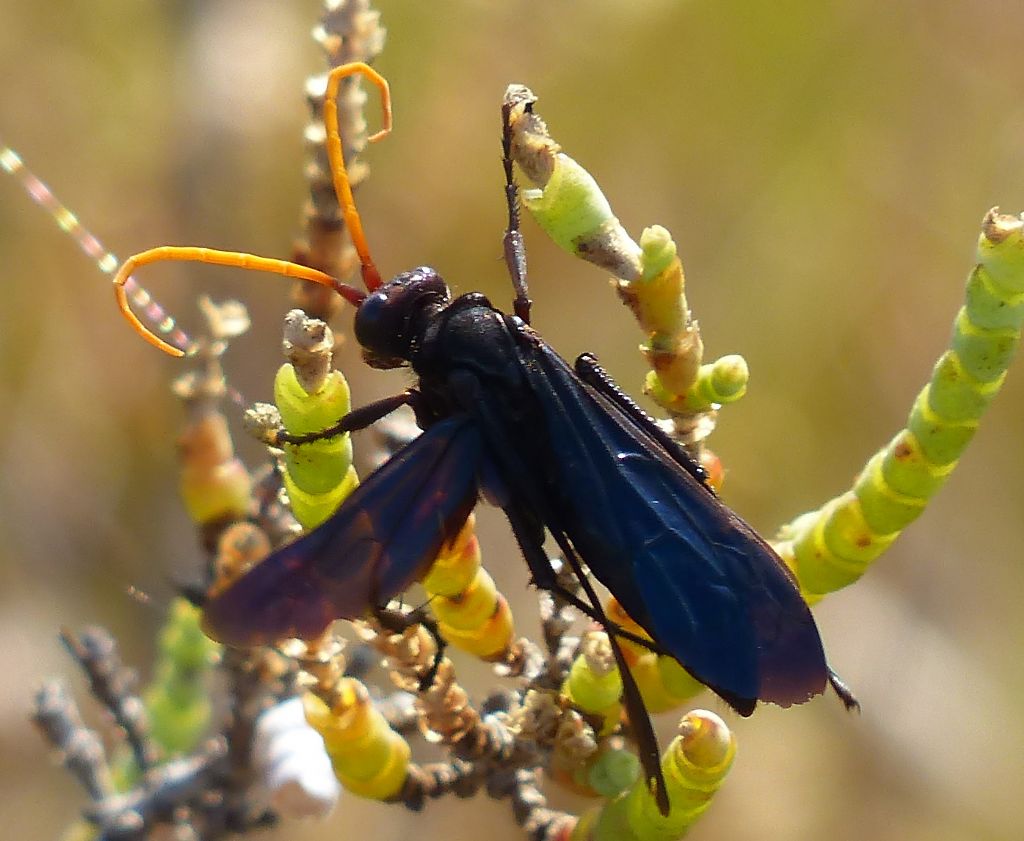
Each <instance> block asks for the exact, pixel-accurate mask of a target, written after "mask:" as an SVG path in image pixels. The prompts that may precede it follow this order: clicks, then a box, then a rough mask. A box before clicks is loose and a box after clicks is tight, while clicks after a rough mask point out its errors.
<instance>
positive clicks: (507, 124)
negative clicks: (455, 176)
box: [501, 102, 533, 324]
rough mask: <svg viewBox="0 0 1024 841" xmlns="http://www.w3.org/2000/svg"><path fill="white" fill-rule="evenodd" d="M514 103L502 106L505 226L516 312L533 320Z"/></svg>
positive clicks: (524, 319) (506, 254)
mask: <svg viewBox="0 0 1024 841" xmlns="http://www.w3.org/2000/svg"><path fill="white" fill-rule="evenodd" d="M511 116H512V103H510V102H506V103H505V104H504V105H502V107H501V152H502V155H501V165H502V167H503V168H504V170H505V203H506V204H507V205H508V227H507V228H506V229H505V239H504V248H505V265H506V266H508V274H509V277H510V278H512V287H513V289H514V290H515V293H516V297H515V299H514V301H513V302H512V311H513V312H514V313H515V314H516V315H517V316H519V317H520V318H521V319H522V320H523V321H524V322H526V323H527V324H529V323H530V306H531V305H532V303H533V302H532V301H531V300H530V290H529V289H528V287H527V285H526V245H525V243H524V242H523V235H522V233H521V232H520V230H519V188H518V187H516V182H515V178H514V176H513V174H512V122H511Z"/></svg>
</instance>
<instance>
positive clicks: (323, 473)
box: [274, 363, 359, 529]
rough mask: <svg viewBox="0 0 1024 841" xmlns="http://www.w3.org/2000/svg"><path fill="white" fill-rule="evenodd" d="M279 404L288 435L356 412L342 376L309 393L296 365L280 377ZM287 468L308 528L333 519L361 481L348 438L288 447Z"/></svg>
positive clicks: (299, 515) (296, 507)
mask: <svg viewBox="0 0 1024 841" xmlns="http://www.w3.org/2000/svg"><path fill="white" fill-rule="evenodd" d="M274 402H275V403H276V404H277V408H278V411H280V413H281V422H282V424H283V425H284V428H285V430H287V431H288V432H289V433H290V434H292V435H303V434H306V433H310V432H319V431H320V430H322V429H327V428H328V427H330V426H332V425H333V424H334V423H336V422H337V420H338V418H340V417H342V416H344V415H346V414H348V412H349V410H350V409H351V407H352V403H351V398H350V394H349V388H348V383H347V382H346V380H345V378H344V377H343V376H342V374H341V372H340V371H336V370H332V371H330V372H329V373H328V374H327V376H326V377H325V378H324V379H323V382H322V383H321V384H320V385H319V387H318V388H317V389H316V390H315V391H313V392H307V391H306V390H305V388H303V386H302V385H301V384H300V382H299V380H298V378H297V377H296V373H295V368H294V367H293V365H292V364H291V363H286V364H284V365H282V366H281V367H280V368H279V369H278V372H277V376H275V378H274ZM284 465H285V468H284V483H285V488H286V489H287V491H288V497H289V499H290V500H291V505H292V513H293V514H294V515H295V519H297V520H298V521H299V522H300V523H301V524H302V526H303V527H304V528H306V529H312V528H315V527H316V526H318V525H320V523H322V522H324V520H326V519H327V518H328V517H330V516H331V514H333V513H334V512H335V510H337V508H338V506H339V505H340V504H341V502H342V500H344V499H345V497H347V496H348V495H349V494H350V493H351V492H352V490H353V489H354V488H355V486H356V485H357V484H358V482H359V480H358V477H357V475H356V471H355V468H354V467H353V466H352V440H351V438H350V436H349V435H348V433H345V434H343V435H336V436H334V437H333V438H325V439H323V440H320V441H312V442H310V443H308V444H298V445H296V444H285V445H284Z"/></svg>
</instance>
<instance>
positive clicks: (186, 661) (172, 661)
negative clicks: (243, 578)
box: [142, 598, 220, 756]
mask: <svg viewBox="0 0 1024 841" xmlns="http://www.w3.org/2000/svg"><path fill="white" fill-rule="evenodd" d="M199 616H200V610H199V608H197V607H196V606H195V605H193V604H191V603H190V602H188V601H187V600H186V599H183V598H178V599H175V600H174V601H173V602H171V607H170V610H169V611H168V614H167V621H166V623H165V624H164V626H163V628H162V629H161V631H160V636H159V638H158V640H157V660H156V667H155V668H154V670H153V679H152V682H151V683H150V684H149V686H148V687H147V688H146V689H145V691H144V692H143V693H142V699H143V703H144V704H145V706H146V712H147V713H148V715H149V727H150V733H151V735H152V737H153V739H154V741H156V743H157V744H158V745H159V746H160V748H161V749H162V751H163V753H164V755H165V756H175V755H179V754H184V753H187V752H188V751H190V750H192V749H193V748H194V747H195V746H196V745H197V744H198V743H199V740H200V738H202V736H203V735H204V734H205V733H206V732H207V729H208V727H209V724H210V712H211V711H210V696H209V691H208V687H207V685H206V676H207V674H208V673H209V671H210V670H211V669H212V668H213V666H214V664H215V663H216V662H217V656H218V653H219V652H220V646H219V645H218V644H217V643H215V642H213V640H211V639H209V638H208V637H207V636H206V634H204V633H203V632H202V630H201V628H200V626H199Z"/></svg>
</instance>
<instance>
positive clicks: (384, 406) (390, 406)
mask: <svg viewBox="0 0 1024 841" xmlns="http://www.w3.org/2000/svg"><path fill="white" fill-rule="evenodd" d="M418 398H419V392H417V391H416V390H415V389H409V390H408V391H403V392H402V393H401V394H395V395H393V396H391V397H385V398H384V399H383V400H376V401H374V402H373V403H367V404H366V405H365V406H360V407H359V408H358V409H353V410H352V411H351V412H349V413H348V414H347V415H345V417H343V418H342V419H341V420H339V421H338V422H337V423H336V424H334V425H333V426H329V427H327V429H321V430H320V431H319V432H307V433H306V434H304V435H292V434H291V433H290V432H285V431H284V430H283V429H281V430H278V432H277V435H275V436H274V444H309V443H310V442H312V441H322V440H324V439H325V438H333V437H334V436H335V435H341V434H342V433H344V432H355V431H357V430H359V429H366V427H368V426H369V425H370V424H373V423H376V422H377V421H379V420H380V419H381V418H382V417H384V416H385V415H390V414H391V413H392V412H393V411H395V409H398V408H399V407H401V406H414V405H415V403H416V401H417V399H418Z"/></svg>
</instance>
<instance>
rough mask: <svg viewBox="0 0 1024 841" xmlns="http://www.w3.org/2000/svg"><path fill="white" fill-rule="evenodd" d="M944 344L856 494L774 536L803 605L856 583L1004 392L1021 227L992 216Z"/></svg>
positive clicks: (1020, 312)
mask: <svg viewBox="0 0 1024 841" xmlns="http://www.w3.org/2000/svg"><path fill="white" fill-rule="evenodd" d="M977 254H978V263H977V265H976V266H975V267H974V268H973V269H972V271H971V273H970V276H969V277H968V280H967V293H966V302H965V304H964V306H963V307H962V308H961V309H960V311H959V313H957V316H956V319H955V320H954V322H953V336H952V340H951V342H950V347H949V349H948V350H946V351H945V353H943V354H942V356H940V357H939V360H938V362H937V363H936V365H935V369H934V371H933V372H932V377H931V380H930V382H929V383H928V384H927V385H926V386H925V387H924V388H923V389H922V391H921V392H920V394H918V396H917V399H916V400H915V401H914V405H913V408H912V409H911V411H910V416H909V418H908V420H907V425H906V428H904V429H902V430H900V431H899V432H898V433H897V434H896V436H895V437H894V438H893V439H892V441H891V442H889V444H888V445H887V446H886V447H884V448H883V449H881V450H879V451H878V452H877V453H875V455H874V456H872V457H871V459H870V460H869V461H868V463H867V465H866V466H865V467H864V469H863V471H862V472H861V474H860V475H859V476H858V478H857V480H856V481H855V482H854V485H853V488H851V489H850V490H849V491H847V492H846V493H844V494H843V495H842V496H839V497H837V498H835V499H833V500H830V501H829V502H827V503H825V505H823V506H822V507H821V508H820V509H818V510H817V511H812V512H809V513H807V514H804V515H802V516H801V517H798V518H797V519H796V520H794V521H793V522H792V523H790V524H789V525H788V526H786V527H784V528H783V529H782V531H781V532H780V539H779V541H778V543H777V544H776V549H778V550H779V553H780V554H781V555H782V557H783V558H784V559H785V560H786V562H787V563H788V564H789V565H790V566H791V568H792V569H793V570H794V572H795V573H796V575H797V577H798V578H799V580H800V586H801V587H802V588H803V591H804V593H805V595H806V596H807V598H808V599H809V600H812V601H813V600H816V599H818V598H820V597H821V596H823V595H824V594H826V593H830V592H832V591H833V590H838V589H840V588H841V587H845V586H847V585H848V584H851V583H853V582H854V581H856V580H857V579H858V578H860V576H861V575H863V574H864V572H865V570H866V569H867V567H868V566H869V565H870V564H871V562H872V561H874V560H875V558H877V557H878V556H879V555H880V554H881V553H882V552H883V551H884V550H885V549H886V548H888V547H889V545H891V544H892V542H893V541H894V540H895V539H896V538H897V537H898V536H899V534H900V532H901V531H902V530H903V529H904V528H905V527H906V526H907V525H908V524H910V523H911V522H913V520H915V519H916V518H917V517H918V516H919V515H920V514H921V512H922V511H924V508H925V506H926V505H927V504H928V501H929V500H930V499H931V498H932V496H933V495H934V494H935V493H936V491H938V489H939V488H940V487H942V485H943V483H944V482H945V481H946V479H948V478H949V475H950V473H952V471H953V468H954V467H956V464H957V460H958V459H959V458H960V456H961V454H962V453H963V451H964V448H965V447H966V446H967V444H968V443H969V442H970V440H971V438H972V437H973V436H974V433H975V431H976V430H977V428H978V423H979V421H980V419H981V415H982V413H983V412H984V411H985V409H986V408H987V407H988V404H989V403H990V402H991V400H992V398H993V397H995V395H996V394H997V393H998V391H999V389H1000V388H1001V387H1002V384H1003V380H1004V379H1005V376H1006V369H1007V367H1008V365H1009V363H1010V360H1011V359H1012V357H1013V354H1014V351H1015V350H1016V348H1017V344H1018V342H1019V341H1020V332H1021V326H1022V324H1024V222H1022V219H1021V218H1019V217H1014V216H1007V215H1004V214H1000V213H997V212H996V211H995V210H991V211H989V213H988V214H987V215H986V216H985V220H984V222H983V225H982V232H981V236H980V238H979V240H978V252H977Z"/></svg>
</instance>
